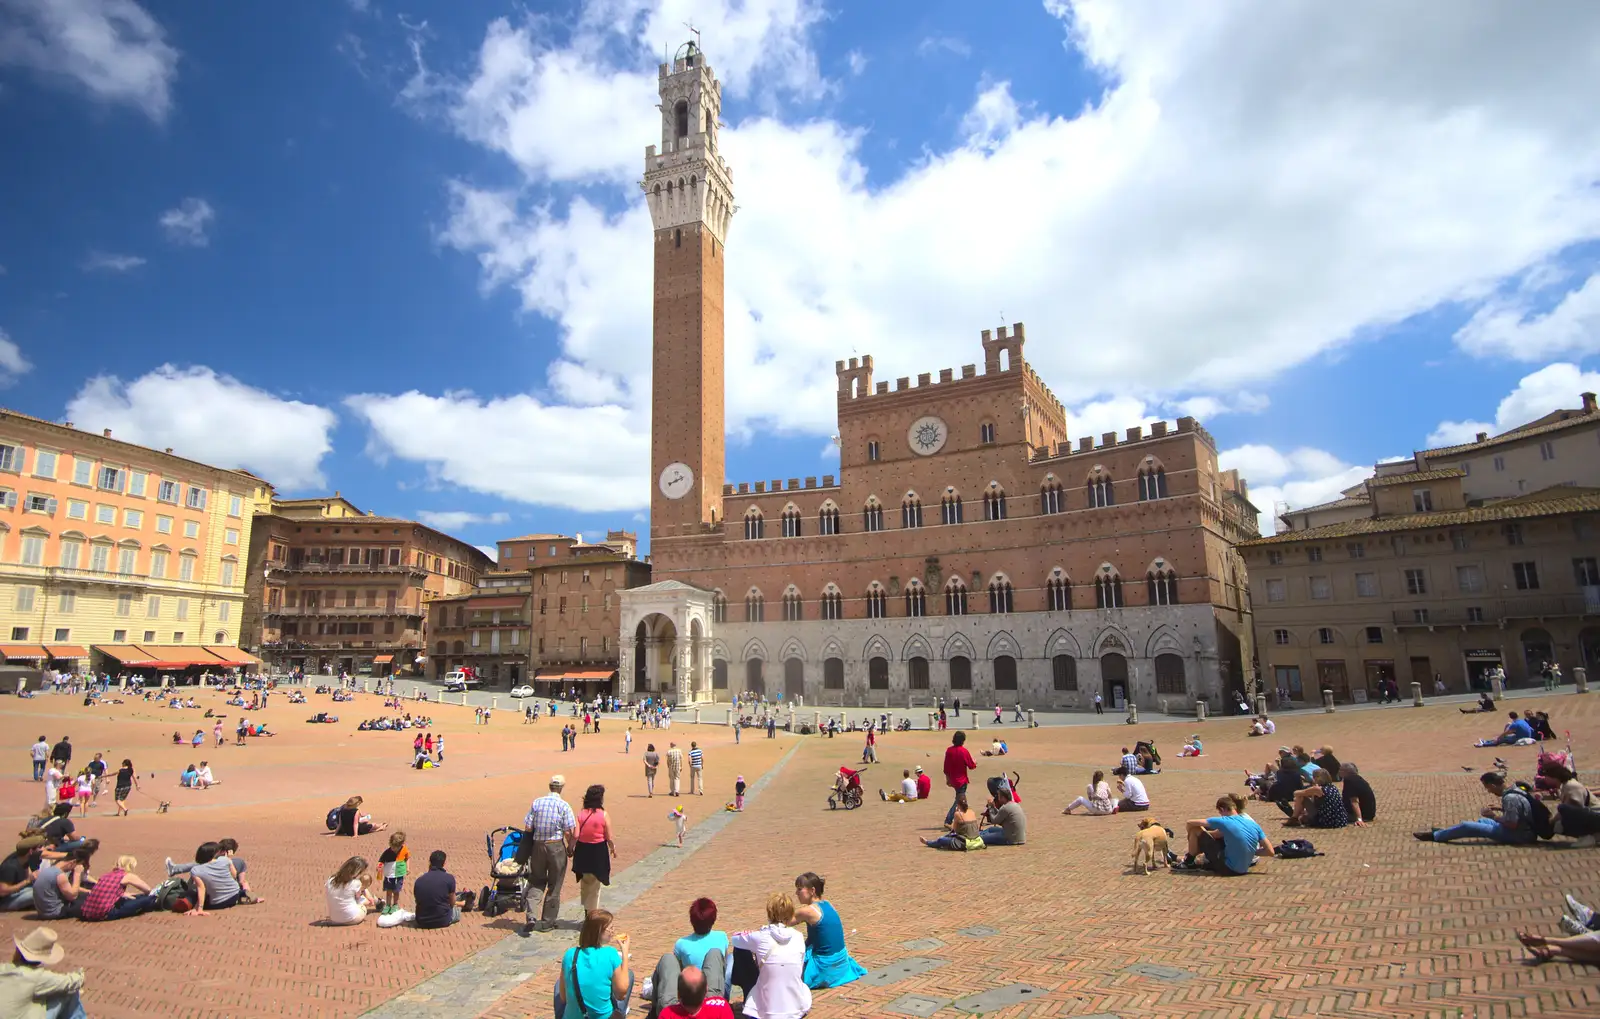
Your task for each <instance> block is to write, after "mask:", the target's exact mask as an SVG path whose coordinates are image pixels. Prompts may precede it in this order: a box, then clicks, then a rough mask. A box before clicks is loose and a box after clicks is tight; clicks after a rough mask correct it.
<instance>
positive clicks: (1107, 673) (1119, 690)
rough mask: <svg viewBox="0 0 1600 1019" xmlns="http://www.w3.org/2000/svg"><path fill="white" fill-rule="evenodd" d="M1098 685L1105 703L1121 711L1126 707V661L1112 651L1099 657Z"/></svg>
mask: <svg viewBox="0 0 1600 1019" xmlns="http://www.w3.org/2000/svg"><path fill="white" fill-rule="evenodd" d="M1100 683H1101V687H1102V692H1103V694H1104V696H1105V699H1106V703H1107V704H1109V705H1111V706H1112V707H1114V708H1116V709H1117V710H1119V711H1120V710H1122V709H1123V708H1125V707H1127V706H1128V660H1127V659H1126V658H1124V657H1122V656H1121V655H1119V654H1117V653H1116V652H1115V651H1112V652H1111V653H1109V654H1104V655H1101V656H1100Z"/></svg>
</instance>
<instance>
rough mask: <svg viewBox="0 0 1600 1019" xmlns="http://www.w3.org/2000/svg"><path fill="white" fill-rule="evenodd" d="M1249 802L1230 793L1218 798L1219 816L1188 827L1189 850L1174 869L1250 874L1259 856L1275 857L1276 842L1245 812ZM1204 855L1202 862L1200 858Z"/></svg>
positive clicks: (1193, 823)
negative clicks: (1198, 858)
mask: <svg viewBox="0 0 1600 1019" xmlns="http://www.w3.org/2000/svg"><path fill="white" fill-rule="evenodd" d="M1244 804H1245V799H1244V797H1243V796H1240V795H1239V794H1238V793H1229V794H1227V795H1226V796H1222V797H1219V798H1218V799H1217V814H1216V816H1215V817H1208V818H1206V819H1204V820H1196V821H1190V822H1189V823H1188V825H1187V828H1188V835H1189V851H1188V852H1187V853H1186V854H1185V855H1184V857H1183V860H1182V861H1181V862H1179V863H1175V864H1173V869H1174V870H1209V871H1212V872H1214V873H1217V874H1229V875H1239V874H1248V873H1250V868H1251V867H1252V866H1254V865H1255V862H1256V860H1255V858H1256V857H1258V856H1271V855H1272V854H1273V848H1272V841H1271V840H1270V839H1268V838H1267V833H1266V832H1264V831H1262V830H1261V826H1260V825H1259V824H1257V823H1256V822H1255V819H1254V818H1252V817H1250V816H1249V815H1248V814H1246V813H1245V812H1244ZM1199 856H1204V857H1205V862H1204V863H1199V862H1197V861H1196V857H1199Z"/></svg>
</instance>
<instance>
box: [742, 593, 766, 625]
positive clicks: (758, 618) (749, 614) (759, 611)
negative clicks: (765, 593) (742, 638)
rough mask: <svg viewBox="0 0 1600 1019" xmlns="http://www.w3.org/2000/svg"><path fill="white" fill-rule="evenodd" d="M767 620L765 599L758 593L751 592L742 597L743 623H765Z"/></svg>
mask: <svg viewBox="0 0 1600 1019" xmlns="http://www.w3.org/2000/svg"><path fill="white" fill-rule="evenodd" d="M766 618H767V603H766V599H764V598H762V597H761V592H760V591H751V592H750V593H749V594H747V595H745V596H744V621H745V622H747V623H761V622H765V621H766Z"/></svg>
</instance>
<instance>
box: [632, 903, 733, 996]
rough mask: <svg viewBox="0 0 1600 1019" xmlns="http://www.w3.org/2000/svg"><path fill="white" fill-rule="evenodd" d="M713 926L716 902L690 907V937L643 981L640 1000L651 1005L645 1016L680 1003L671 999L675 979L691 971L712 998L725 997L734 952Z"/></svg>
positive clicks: (666, 956) (676, 984)
mask: <svg viewBox="0 0 1600 1019" xmlns="http://www.w3.org/2000/svg"><path fill="white" fill-rule="evenodd" d="M716 926H717V904H716V903H715V902H713V901H711V900H710V899H707V898H704V897H702V898H698V899H695V900H694V901H693V902H691V903H689V927H690V929H691V930H692V931H693V933H692V934H686V935H684V936H683V937H681V938H679V939H678V940H677V941H675V942H674V943H673V945H672V951H670V952H668V953H667V954H665V955H663V956H662V957H661V959H660V961H658V962H657V963H656V968H655V970H654V972H653V973H652V974H651V975H650V978H649V979H648V980H646V981H645V985H644V988H643V990H642V992H641V996H642V997H643V998H644V999H645V1000H647V1001H649V1002H650V1003H651V1004H650V1010H649V1013H648V1015H650V1016H655V1015H657V1014H659V1013H660V1012H661V1010H663V1009H665V1008H667V1007H668V1006H670V1005H671V1004H673V1003H674V1001H679V1000H681V999H680V998H678V997H675V996H674V993H673V989H674V988H675V987H678V986H680V985H679V984H678V975H679V974H681V973H687V972H689V971H690V970H696V971H699V972H701V974H702V979H703V980H704V981H705V982H706V984H707V985H708V993H709V994H710V995H711V996H712V997H715V998H725V997H727V994H726V989H727V986H728V981H727V970H728V968H729V967H730V966H732V964H733V954H732V953H733V949H732V947H731V946H730V945H729V943H728V935H727V934H725V933H723V932H722V931H719V930H716Z"/></svg>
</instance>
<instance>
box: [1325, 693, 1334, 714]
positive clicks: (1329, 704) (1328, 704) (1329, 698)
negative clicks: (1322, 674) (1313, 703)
mask: <svg viewBox="0 0 1600 1019" xmlns="http://www.w3.org/2000/svg"><path fill="white" fill-rule="evenodd" d="M1322 710H1323V711H1324V712H1326V713H1327V714H1330V715H1331V714H1333V712H1334V710H1335V709H1334V707H1333V691H1332V690H1324V691H1322Z"/></svg>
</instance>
